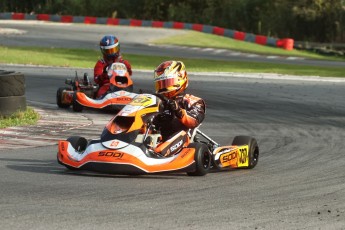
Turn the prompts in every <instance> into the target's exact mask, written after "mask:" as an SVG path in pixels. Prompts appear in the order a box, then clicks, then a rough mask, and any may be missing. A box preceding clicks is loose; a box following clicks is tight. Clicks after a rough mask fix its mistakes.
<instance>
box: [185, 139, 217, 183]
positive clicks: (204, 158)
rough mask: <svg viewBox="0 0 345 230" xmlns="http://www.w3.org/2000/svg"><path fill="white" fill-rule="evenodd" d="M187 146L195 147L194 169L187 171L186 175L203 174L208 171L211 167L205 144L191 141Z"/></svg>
mask: <svg viewBox="0 0 345 230" xmlns="http://www.w3.org/2000/svg"><path fill="white" fill-rule="evenodd" d="M188 148H194V149H195V155H194V160H195V171H194V172H187V175H188V176H204V175H206V174H207V173H208V171H209V170H210V167H211V158H212V157H211V154H210V152H209V150H208V148H207V146H206V145H205V144H202V143H191V144H190V145H189V146H188Z"/></svg>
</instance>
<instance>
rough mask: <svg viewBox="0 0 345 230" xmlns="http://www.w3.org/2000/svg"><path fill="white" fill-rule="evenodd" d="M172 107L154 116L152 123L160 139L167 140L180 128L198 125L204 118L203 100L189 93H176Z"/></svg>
mask: <svg viewBox="0 0 345 230" xmlns="http://www.w3.org/2000/svg"><path fill="white" fill-rule="evenodd" d="M174 101H175V102H176V105H177V106H175V108H174V109H171V108H170V109H167V110H165V111H164V112H163V113H162V114H160V115H159V116H157V117H156V119H155V121H154V124H155V126H156V129H157V130H160V133H161V135H162V141H166V140H168V139H169V138H170V137H171V136H173V135H174V134H176V133H178V132H180V131H181V130H185V131H187V130H188V129H193V128H196V127H198V126H199V125H200V124H201V122H202V121H203V120H204V118H205V102H204V100H203V99H201V98H199V97H195V96H193V95H190V94H185V95H178V96H176V98H175V99H174Z"/></svg>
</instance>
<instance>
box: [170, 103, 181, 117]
mask: <svg viewBox="0 0 345 230" xmlns="http://www.w3.org/2000/svg"><path fill="white" fill-rule="evenodd" d="M167 104H168V108H169V110H170V111H171V112H173V113H174V114H175V116H176V117H177V118H182V115H183V113H182V109H181V108H180V106H179V105H178V103H177V102H176V101H175V100H169V101H168V103H167Z"/></svg>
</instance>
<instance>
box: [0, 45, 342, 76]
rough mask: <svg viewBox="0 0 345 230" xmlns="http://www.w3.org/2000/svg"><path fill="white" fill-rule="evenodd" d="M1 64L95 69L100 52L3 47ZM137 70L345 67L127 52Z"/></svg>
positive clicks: (314, 72) (336, 70)
mask: <svg viewBox="0 0 345 230" xmlns="http://www.w3.org/2000/svg"><path fill="white" fill-rule="evenodd" d="M0 53H1V54H2V55H0V63H13V64H32V65H47V66H63V67H80V68H93V66H94V65H95V62H96V61H97V59H98V58H99V55H100V54H99V51H96V50H87V49H62V48H41V47H4V46H0ZM124 58H125V59H128V60H129V61H130V62H131V64H132V67H133V68H134V69H146V70H152V71H153V69H154V68H155V67H156V66H157V65H159V64H160V63H161V62H162V61H164V60H171V59H178V60H181V61H184V62H185V64H186V66H187V69H188V71H189V72H243V73H278V74H289V75H306V76H322V77H343V76H344V72H345V68H344V67H321V66H307V65H305V66H304V65H290V64H271V63H259V62H240V61H218V60H205V59H196V58H195V59H193V58H179V57H167V56H145V55H135V54H124Z"/></svg>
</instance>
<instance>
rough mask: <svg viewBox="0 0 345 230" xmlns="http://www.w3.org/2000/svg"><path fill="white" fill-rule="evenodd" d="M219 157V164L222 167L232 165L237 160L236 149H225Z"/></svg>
mask: <svg viewBox="0 0 345 230" xmlns="http://www.w3.org/2000/svg"><path fill="white" fill-rule="evenodd" d="M219 153H220V154H221V155H220V157H219V159H220V163H221V165H222V166H223V167H226V166H230V165H233V164H234V163H235V162H234V159H236V158H237V149H231V148H227V149H224V150H222V151H220V152H219Z"/></svg>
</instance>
